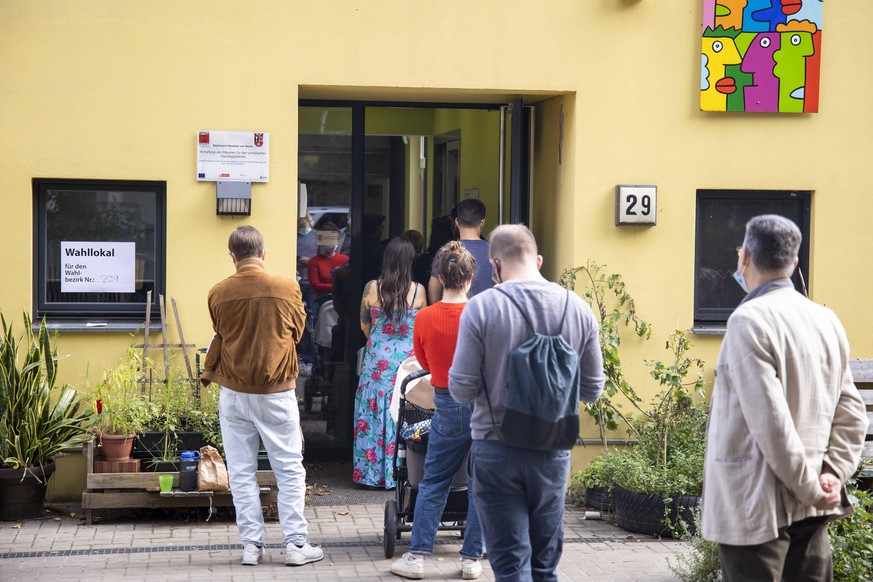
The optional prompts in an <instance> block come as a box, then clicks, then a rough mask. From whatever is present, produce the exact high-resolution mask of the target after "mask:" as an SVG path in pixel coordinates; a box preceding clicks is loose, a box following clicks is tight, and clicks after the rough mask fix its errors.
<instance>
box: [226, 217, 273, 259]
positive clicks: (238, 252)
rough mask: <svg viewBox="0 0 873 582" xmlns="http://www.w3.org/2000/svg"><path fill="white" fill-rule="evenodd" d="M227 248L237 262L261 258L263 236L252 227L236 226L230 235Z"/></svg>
mask: <svg viewBox="0 0 873 582" xmlns="http://www.w3.org/2000/svg"><path fill="white" fill-rule="evenodd" d="M227 248H228V250H230V252H231V253H233V256H234V258H235V259H236V260H237V261H241V260H243V259H250V258H252V257H256V258H261V256H262V255H263V254H264V235H262V234H261V231H259V230H258V229H257V228H255V227H254V226H238V227H237V228H236V229H235V230H234V231H233V232H232V233H230V238H229V239H228V240H227Z"/></svg>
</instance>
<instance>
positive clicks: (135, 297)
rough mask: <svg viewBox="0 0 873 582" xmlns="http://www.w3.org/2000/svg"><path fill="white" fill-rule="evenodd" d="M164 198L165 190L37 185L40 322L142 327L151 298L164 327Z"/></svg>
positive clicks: (112, 184) (104, 183)
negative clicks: (123, 322)
mask: <svg viewBox="0 0 873 582" xmlns="http://www.w3.org/2000/svg"><path fill="white" fill-rule="evenodd" d="M166 191H167V187H166V182H153V181H109V180H57V179H34V180H33V195H34V217H35V219H34V257H35V258H36V265H35V269H34V303H35V309H34V312H35V313H36V314H37V316H38V317H42V316H46V317H48V318H50V319H70V320H85V319H87V320H92V319H97V320H99V319H107V320H139V321H140V322H141V321H143V320H144V318H145V313H146V301H147V297H148V293H149V291H151V292H152V297H151V301H152V314H153V315H152V319H153V320H159V319H160V315H159V310H158V295H159V294H163V293H164V273H165V221H166ZM103 265H105V267H104V266H103Z"/></svg>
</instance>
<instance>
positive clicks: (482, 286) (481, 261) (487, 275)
mask: <svg viewBox="0 0 873 582" xmlns="http://www.w3.org/2000/svg"><path fill="white" fill-rule="evenodd" d="M455 210H456V211H457V217H456V218H455V222H454V224H455V226H456V228H457V229H458V236H459V239H460V241H461V244H462V245H464V247H465V248H466V249H467V250H468V251H470V254H471V255H473V258H474V259H476V272H475V273H474V274H473V286H472V287H471V288H470V297H473V296H475V295H477V294H479V293H481V292H482V291H485V290H486V289H489V288H491V287H492V286H493V285H494V281H492V280H491V264H490V263H489V262H488V242H487V241H484V240H482V229H483V228H485V204H483V203H482V201H481V200H476V199H475V198H469V199H467V200H464V201H462V202H461V203H460V204H458V206H457V207H456V208H455ZM435 264H436V260H434V265H435ZM442 295H443V286H442V284H441V283H440V280H439V276H438V275H437V273H436V271H435V270H434V269H433V268H431V273H430V281H429V282H428V285H427V299H428V303H430V304H431V305H433V304H434V303H436V302H437V301H439V300H440V299H441V298H442Z"/></svg>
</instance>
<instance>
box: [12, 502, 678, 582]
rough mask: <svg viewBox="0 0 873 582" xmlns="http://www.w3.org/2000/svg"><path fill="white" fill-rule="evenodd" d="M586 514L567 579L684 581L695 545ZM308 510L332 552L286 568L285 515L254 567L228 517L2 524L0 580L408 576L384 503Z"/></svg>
mask: <svg viewBox="0 0 873 582" xmlns="http://www.w3.org/2000/svg"><path fill="white" fill-rule="evenodd" d="M584 515H585V513H584V511H581V510H579V509H577V508H572V507H568V508H567V510H566V513H565V544H564V554H563V558H562V560H561V564H560V567H559V577H560V579H561V580H567V581H569V580H597V581H604V582H613V581H615V582H619V581H622V582H624V581H642V580H645V581H648V582H658V581H662V580H663V581H666V580H673V579H674V577H673V576H672V574H671V573H670V569H669V567H668V565H667V558H670V557H673V556H675V555H676V554H679V553H684V552H687V551H688V548H687V546H686V545H685V544H682V543H679V542H675V541H672V540H663V541H661V540H652V539H645V538H638V537H637V536H633V535H630V534H628V533H627V532H624V531H623V530H621V529H619V528H617V527H615V526H614V525H612V524H610V523H608V522H604V521H595V520H585V519H584ZM306 516H307V518H308V519H309V520H310V539H311V541H312V542H313V543H316V544H320V545H321V546H322V547H323V548H324V551H325V559H324V560H323V561H322V562H319V563H316V564H308V565H306V566H302V567H299V568H287V567H285V565H284V557H285V556H284V550H283V549H282V548H281V547H280V546H279V542H281V537H282V535H281V530H280V529H279V525H278V523H276V522H275V521H273V522H268V524H267V537H266V539H265V542H266V543H267V544H268V554H267V558H266V559H265V560H264V561H263V562H262V563H261V564H260V565H259V566H258V567H254V568H252V567H243V566H240V565H239V558H240V555H241V550H240V547H239V545H238V544H239V539H238V537H237V532H236V526H235V524H233V523H231V522H229V521H227V520H224V521H217V522H216V521H212V522H211V523H206V522H204V521H192V522H188V523H185V522H184V521H183V520H181V519H161V520H149V521H143V520H137V519H136V518H135V517H133V516H127V517H126V518H123V519H108V520H104V521H103V522H102V523H100V522H98V523H95V524H94V525H92V526H86V525H84V522H83V521H82V520H81V519H80V517H79V515H77V516H76V517H73V518H71V517H69V516H66V517H63V518H58V517H51V516H49V517H46V518H43V519H38V520H32V521H26V522H22V523H20V524H19V523H13V522H0V580H2V581H3V582H18V581H25V580H26V581H27V582H31V581H32V579H33V578H34V576H39V578H40V579H41V580H51V581H54V580H89V581H93V582H102V581H105V582H117V581H135V580H143V581H149V582H171V581H176V580H179V581H182V580H184V581H192V582H198V581H201V580H202V581H209V582H223V581H229V580H233V581H237V580H240V581H242V580H273V579H282V580H287V579H301V580H313V581H316V582H320V581H332V580H340V579H344V578H354V579H355V580H356V582H368V581H371V580H372V581H375V580H390V581H394V582H396V581H397V580H400V578H397V577H395V576H392V575H391V574H390V573H388V567H389V566H390V564H391V561H392V560H393V559H396V558H397V557H399V556H400V555H401V554H402V553H403V552H404V551H405V550H406V544H407V543H408V541H409V534H408V533H407V534H403V539H402V540H401V541H400V542H398V544H397V551H396V554H395V558H392V560H389V559H386V558H385V556H384V553H383V550H382V529H383V506H382V505H381V504H376V503H367V504H354V505H328V506H318V507H313V506H307V508H306ZM437 543H438V545H437V546H436V548H435V550H434V555H433V556H432V557H431V558H430V559H428V560H427V562H426V564H427V570H426V579H427V580H458V579H460V562H459V559H458V553H457V552H458V550H459V549H460V538H459V536H458V534H457V533H456V532H445V533H440V534H439V536H438V538H437ZM483 564H484V565H485V573H484V575H483V576H482V578H481V579H482V580H493V576H492V573H491V570H490V568H489V567H488V565H487V560H486V561H485V562H483Z"/></svg>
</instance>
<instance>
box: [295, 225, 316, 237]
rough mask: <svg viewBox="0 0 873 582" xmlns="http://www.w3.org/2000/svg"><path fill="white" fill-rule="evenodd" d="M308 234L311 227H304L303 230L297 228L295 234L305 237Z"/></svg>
mask: <svg viewBox="0 0 873 582" xmlns="http://www.w3.org/2000/svg"><path fill="white" fill-rule="evenodd" d="M310 232H312V227H311V226H304V227H303V228H298V229H297V234H299V235H300V236H306V235H307V234H309V233H310Z"/></svg>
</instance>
